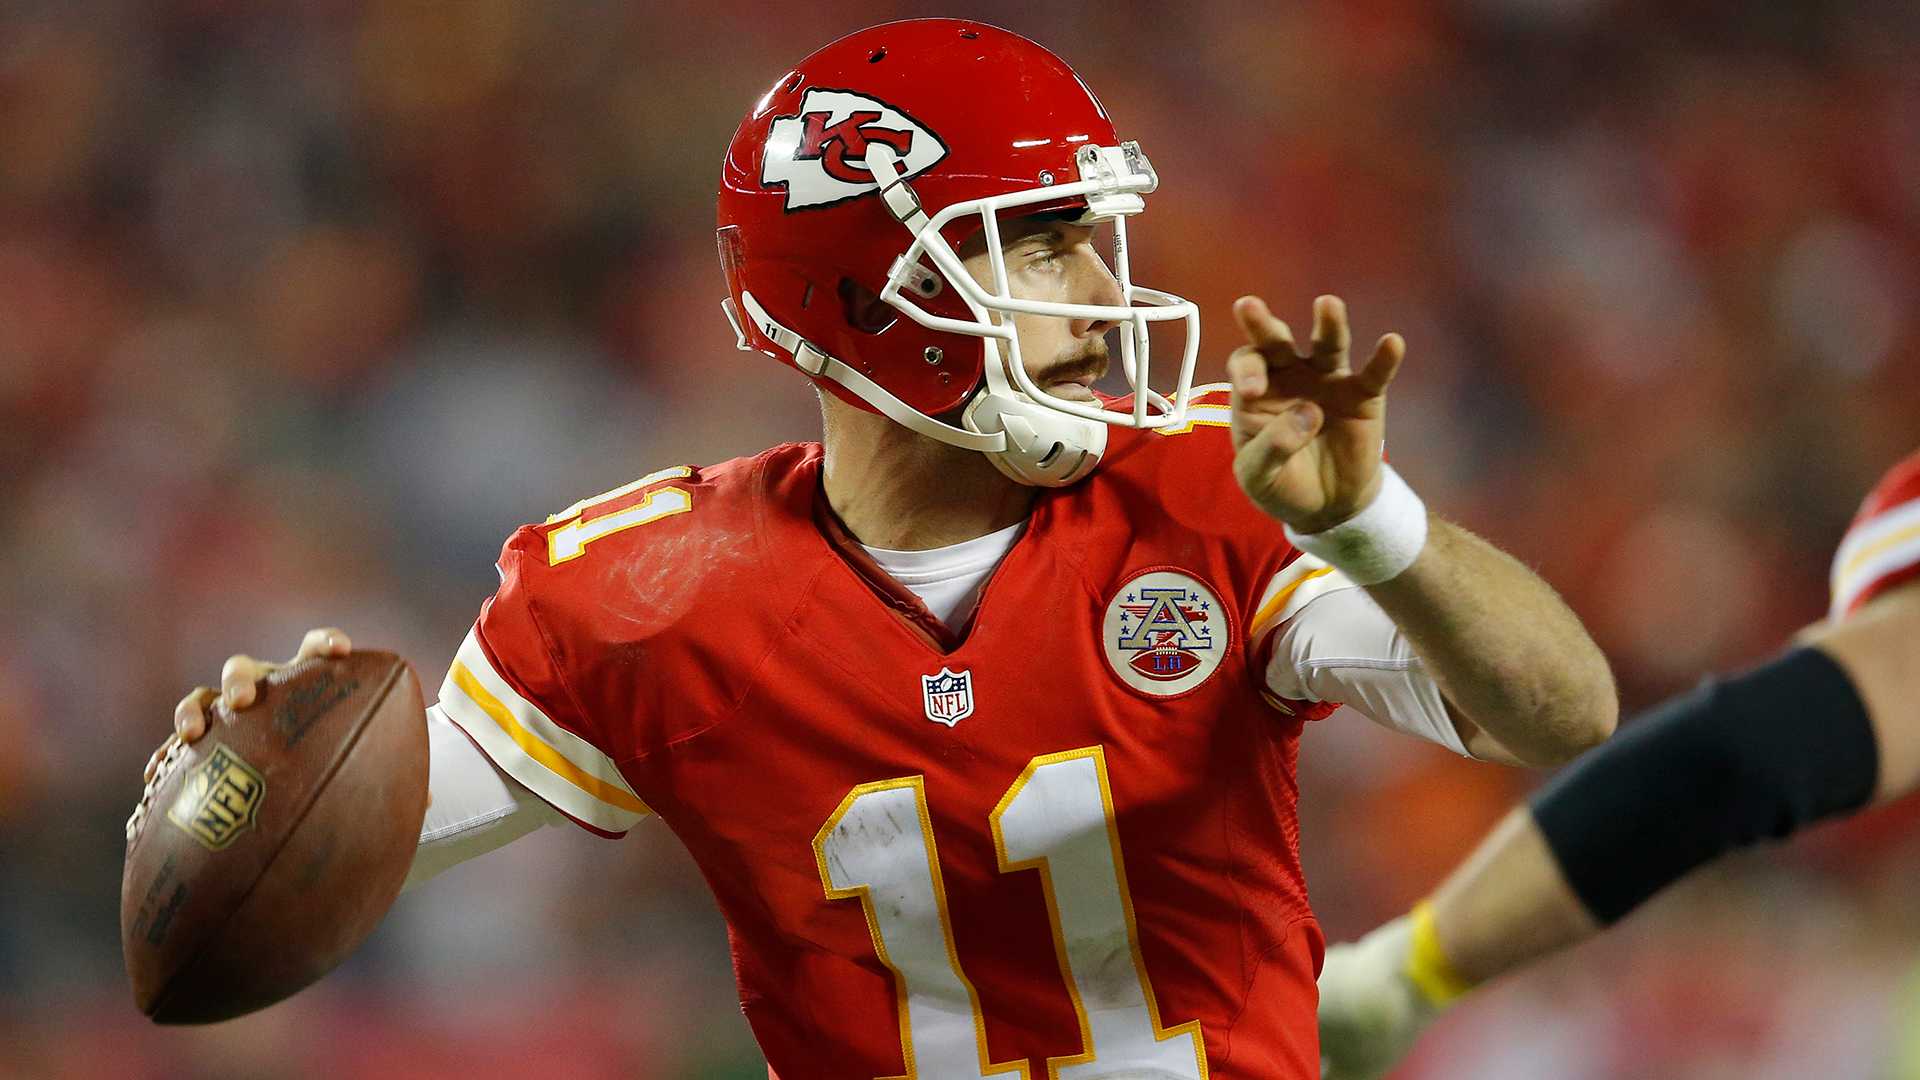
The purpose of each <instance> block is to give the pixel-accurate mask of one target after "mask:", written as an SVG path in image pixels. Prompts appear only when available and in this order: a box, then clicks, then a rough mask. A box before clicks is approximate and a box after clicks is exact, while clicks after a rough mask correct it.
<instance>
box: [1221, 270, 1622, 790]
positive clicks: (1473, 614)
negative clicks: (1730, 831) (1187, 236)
mask: <svg viewBox="0 0 1920 1080" xmlns="http://www.w3.org/2000/svg"><path fill="white" fill-rule="evenodd" d="M1234 315H1235V317H1236V318H1237V319H1238V320H1239V322H1240V326H1241V329H1242V330H1243V331H1245V333H1246V335H1247V339H1248V342H1249V344H1248V345H1246V346H1243V347H1241V348H1239V349H1237V350H1235V351H1234V353H1233V355H1232V357H1230V358H1229V360H1228V362H1227V370H1228V373H1229V375H1230V376H1231V378H1232V379H1233V385H1234V396H1233V439H1234V446H1235V450H1236V453H1235V460H1234V472H1235V475H1236V477H1237V479H1238V480H1239V482H1240V486H1241V488H1242V490H1244V491H1245V492H1246V493H1247V495H1248V497H1249V498H1251V499H1252V500H1253V501H1254V503H1255V505H1257V506H1259V507H1260V508H1261V509H1262V510H1264V511H1265V512H1266V513H1267V514H1268V515H1270V516H1271V517H1273V518H1275V519H1277V520H1279V521H1281V522H1283V523H1284V524H1285V525H1286V526H1287V529H1288V536H1289V538H1291V539H1292V540H1293V541H1294V544H1295V546H1297V547H1300V548H1302V550H1306V551H1309V552H1312V553H1313V554H1316V555H1319V556H1320V557H1322V558H1324V559H1326V561H1327V562H1329V563H1331V564H1333V565H1334V566H1335V567H1337V568H1339V569H1340V570H1341V571H1342V572H1343V573H1344V574H1346V576H1347V577H1348V578H1350V579H1351V580H1353V581H1354V582H1355V583H1357V584H1360V585H1362V586H1365V587H1366V588H1367V590H1368V592H1369V593H1370V594H1371V596H1372V597H1373V599H1374V600H1375V601H1376V602H1377V603H1378V604H1379V605H1380V607H1381V608H1382V609H1384V610H1385V611H1386V613H1387V614H1388V615H1389V616H1390V617H1391V618H1392V619H1393V621H1394V623H1395V624H1396V625H1398V626H1399V627H1400V629H1401V631H1402V632H1403V633H1404V634H1405V635H1406V637H1407V639H1408V641H1409V642H1411V643H1412V645H1413V648H1414V651H1415V652H1416V653H1417V654H1418V655H1419V657H1420V659H1421V660H1422V662H1423V663H1424V666H1425V668H1426V670H1427V671H1428V673H1429V674H1431V675H1432V677H1433V678H1434V679H1435V680H1436V681H1437V682H1438V684H1439V686H1440V689H1441V692H1442V693H1443V694H1444V695H1445V697H1446V700H1447V701H1448V702H1449V703H1450V707H1451V711H1452V713H1453V714H1454V717H1455V721H1456V724H1457V727H1458V730H1459V733H1460V735H1461V736H1462V738H1463V740H1464V741H1465V742H1466V743H1467V746H1468V748H1469V749H1470V750H1472V751H1473V752H1474V753H1475V754H1476V756H1483V757H1494V758H1501V759H1510V760H1517V761H1520V762H1524V763H1526V764H1531V765H1552V764H1558V763H1560V762H1563V761H1566V760H1568V759H1570V758H1572V757H1573V756H1574V755H1576V754H1578V753H1580V752H1581V751H1582V750H1585V749H1586V748H1588V747H1590V746H1592V745H1594V744H1596V743H1598V742H1600V741H1602V740H1604V739H1605V738H1606V737H1607V736H1608V735H1609V734H1611V733H1612V731H1613V726H1614V722H1615V719H1616V716H1617V712H1618V707H1619V706H1618V699H1617V697H1616V695H1615V692H1614V687H1613V676H1612V673H1611V672H1610V671H1609V670H1608V668H1607V662H1606V659H1605V658H1604V657H1603V656H1602V655H1601V654H1600V650H1599V648H1598V647H1597V646H1595V645H1594V643H1593V640H1592V639H1591V638H1590V637H1588V636H1587V632H1586V630H1585V628H1584V627H1582V626H1581V625H1580V621H1579V620H1578V619H1577V618H1575V617H1574V615H1573V613H1572V612H1571V611H1569V610H1568V609H1567V606H1566V605H1565V604H1564V603H1562V602H1561V600H1560V598H1559V597H1558V596H1557V595H1555V594H1554V592H1553V590H1552V589H1551V588H1550V587H1548V585H1547V584H1546V583H1545V582H1543V581H1541V580H1540V578H1539V577H1538V576H1536V575H1535V574H1533V572H1532V571H1530V570H1528V569H1527V568H1526V567H1524V566H1522V565H1521V564H1520V563H1519V562H1518V561H1516V560H1514V559H1513V558H1511V557H1509V556H1507V555H1506V554H1504V553H1503V552H1501V551H1499V550H1498V549H1496V548H1494V547H1493V546H1492V545H1491V544H1488V543H1487V542H1486V541H1484V540H1481V539H1480V538H1479V537H1476V536H1474V535H1473V534H1472V533H1469V532H1468V531H1467V530H1465V529H1462V528H1460V527H1459V526H1457V525H1454V524H1452V523H1450V522H1447V521H1444V520H1442V519H1439V518H1434V517H1430V516H1429V515H1428V514H1427V513H1426V509H1425V507H1424V506H1422V505H1421V503H1420V501H1419V499H1418V497H1416V496H1414V495H1413V493H1412V492H1411V491H1409V490H1408V489H1407V487H1406V485H1405V484H1404V483H1403V482H1401V481H1400V480H1399V478H1398V477H1397V476H1396V475H1395V474H1394V473H1393V471H1392V470H1391V469H1390V468H1388V467H1387V466H1386V465H1385V463H1384V462H1383V461H1382V459H1381V449H1382V446H1383V443H1384V435H1385V426H1386V389H1387V386H1388V385H1389V384H1390V383H1391V382H1392V381H1393V377H1394V374H1395V372H1397V371H1398V370H1399V367H1400V362H1401V360H1402V359H1403V358H1404V357H1405V354H1406V344H1405V342H1403V341H1402V340H1401V339H1400V336H1399V335H1397V334H1388V335H1386V336H1384V337H1382V338H1381V339H1380V341H1379V343H1378V344H1377V345H1375V347H1374V352H1373V357H1372V359H1371V360H1370V361H1369V362H1368V364H1367V365H1366V367H1364V368H1362V369H1361V370H1359V371H1357V372H1356V371H1354V370H1353V369H1352V367H1351V366H1350V364H1349V360H1348V353H1349V351H1350V348H1351V344H1352V341H1351V334H1350V331H1349V329H1348V326H1347V313H1346V307H1345V305H1344V304H1342V303H1341V302H1340V300H1339V299H1338V298H1336V297H1331V296H1323V297H1320V298H1319V299H1318V300H1316V301H1315V302H1314V328H1313V338H1312V341H1311V344H1310V347H1309V349H1308V351H1307V353H1306V354H1305V355H1301V354H1300V353H1299V351H1298V350H1297V349H1296V348H1295V346H1294V342H1293V333H1292V331H1291V330H1289V329H1288V327H1287V325H1286V324H1285V323H1283V322H1281V321H1280V320H1279V319H1276V318H1274V316H1273V314H1272V313H1271V312H1269V311H1268V310H1267V306H1266V304H1265V303H1264V302H1262V301H1260V300H1258V299H1255V298H1253V297H1244V298H1242V299H1241V300H1240V301H1238V302H1237V303H1235V305H1234Z"/></svg>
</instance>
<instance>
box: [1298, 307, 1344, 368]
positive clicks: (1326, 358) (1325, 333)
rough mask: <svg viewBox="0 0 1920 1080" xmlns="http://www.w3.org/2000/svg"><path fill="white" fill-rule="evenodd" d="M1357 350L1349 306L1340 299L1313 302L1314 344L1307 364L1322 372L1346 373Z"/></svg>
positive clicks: (1308, 355) (1307, 358)
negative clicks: (1355, 349)
mask: <svg viewBox="0 0 1920 1080" xmlns="http://www.w3.org/2000/svg"><path fill="white" fill-rule="evenodd" d="M1352 348H1353V330H1352V327H1351V326H1349V324H1348V322H1347V303H1346V301H1344V300H1342V299H1340V298H1339V297H1337V296H1332V295H1326V296H1316V297H1314V299H1313V344H1312V348H1311V350H1310V351H1309V352H1308V354H1307V356H1306V358H1305V359H1306V361H1307V363H1308V364H1311V365H1312V366H1313V367H1314V368H1315V369H1316V370H1318V371H1322V372H1328V373H1333V372H1345V371H1347V370H1348V368H1347V354H1348V353H1349V352H1350V351H1351V350H1352Z"/></svg>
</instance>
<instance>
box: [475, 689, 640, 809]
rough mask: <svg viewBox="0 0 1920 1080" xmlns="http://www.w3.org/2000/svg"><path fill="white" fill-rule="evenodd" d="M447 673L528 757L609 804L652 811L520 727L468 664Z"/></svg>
mask: <svg viewBox="0 0 1920 1080" xmlns="http://www.w3.org/2000/svg"><path fill="white" fill-rule="evenodd" d="M448 674H449V676H450V677H451V678H452V680H453V683H454V685H455V686H458V687H459V688H460V690H461V692H462V693H464V694H466V695H467V697H468V699H470V700H471V701H472V702H473V703H474V704H475V705H478V706H479V707H480V711H482V712H484V713H486V714H487V715H488V716H490V717H492V718H493V722H494V723H496V724H498V725H500V730H501V731H503V732H505V733H506V736H507V738H509V739H512V740H513V742H514V745H516V746H518V747H519V748H520V749H521V751H522V752H524V753H525V754H526V755H527V756H528V757H530V758H532V759H533V760H535V761H537V762H539V763H540V764H542V765H544V766H546V767H547V769H548V770H549V771H551V772H552V773H553V774H554V775H556V776H558V777H560V778H561V779H563V780H565V781H567V782H568V783H570V784H572V785H573V786H574V787H577V788H579V789H580V790H581V791H584V792H586V793H587V794H589V795H591V796H593V797H594V798H596V799H599V800H600V801H601V802H603V803H606V804H607V805H609V806H617V807H619V808H620V809H622V810H625V811H628V812H629V813H634V814H651V813H653V811H652V810H649V809H648V808H647V804H645V803H643V802H641V801H640V800H639V799H638V798H636V797H635V796H634V795H632V794H631V793H629V792H627V791H624V790H622V789H621V788H619V787H616V786H614V785H612V784H609V783H607V782H606V781H604V780H602V779H600V778H599V777H597V776H593V775H591V774H589V773H587V772H585V771H584V770H582V769H581V768H580V767H579V766H577V765H575V764H574V763H573V762H571V761H568V760H567V759H566V758H565V757H563V756H561V754H560V752H559V751H557V750H555V749H554V748H553V747H551V746H548V745H547V744H546V743H544V742H542V741H541V740H540V739H539V738H537V737H535V736H534V735H533V733H531V732H529V731H528V730H527V729H526V728H524V727H521V726H520V722H519V721H518V720H515V719H514V718H513V712H512V711H511V710H509V709H508V708H507V707H506V706H505V705H503V704H501V702H500V699H499V698H497V697H494V696H493V694H492V693H490V692H489V691H488V690H487V688H486V687H484V686H482V685H480V680H479V679H476V678H474V676H473V672H471V671H469V670H467V666H466V665H465V664H463V663H461V662H460V661H458V660H455V661H454V662H453V668H452V670H451V671H450V672H449V673H448Z"/></svg>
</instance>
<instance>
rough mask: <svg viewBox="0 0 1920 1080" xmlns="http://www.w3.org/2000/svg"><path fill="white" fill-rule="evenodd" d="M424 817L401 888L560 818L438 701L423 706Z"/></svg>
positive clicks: (412, 884)
mask: <svg viewBox="0 0 1920 1080" xmlns="http://www.w3.org/2000/svg"><path fill="white" fill-rule="evenodd" d="M427 745H428V750H429V763H428V773H427V817H426V820H425V821H423V822H421V824H420V848H419V850H418V851H417V852H416V853H415V854H414V857H413V868H412V869H411V870H409V871H408V872H407V881H406V884H405V885H404V886H402V891H405V890H406V889H411V888H413V887H414V886H415V885H418V884H420V883H421V882H423V881H426V880H427V879H428V878H431V877H433V876H434V875H436V874H439V873H440V872H441V871H443V870H446V869H448V868H450V867H453V866H456V865H458V864H460V863H463V862H466V861H467V860H468V859H471V858H474V857H475V856H478V855H484V854H486V853H487V852H489V851H492V850H494V849H495V848H498V847H501V846H502V845H504V844H506V843H507V842H509V841H511V840H517V839H519V838H520V837H522V836H525V835H527V834H528V833H530V832H532V831H534V830H535V829H538V828H539V827H541V826H542V825H552V824H556V823H558V822H560V821H563V820H565V819H564V818H562V817H561V815H560V812H559V811H557V810H555V809H554V808H553V807H551V806H549V805H548V804H547V802H546V800H544V799H542V798H540V797H539V796H538V795H535V794H534V793H533V792H531V791H529V790H527V788H526V787H525V786H524V785H522V784H521V783H520V782H519V781H517V780H515V779H513V778H512V777H510V776H508V775H507V774H506V773H504V772H501V771H500V769H499V768H498V767H497V766H495V765H494V763H493V762H492V760H490V759H489V758H488V757H487V755H486V754H484V753H482V752H481V750H480V748H479V747H477V746H475V745H473V741H472V740H471V739H469V738H467V736H466V733H465V732H463V731H461V730H460V728H459V726H458V725H456V724H455V723H454V722H453V721H451V720H449V719H447V716H446V714H445V713H444V712H442V711H441V708H440V706H439V705H433V706H430V707H429V708H428V709H427Z"/></svg>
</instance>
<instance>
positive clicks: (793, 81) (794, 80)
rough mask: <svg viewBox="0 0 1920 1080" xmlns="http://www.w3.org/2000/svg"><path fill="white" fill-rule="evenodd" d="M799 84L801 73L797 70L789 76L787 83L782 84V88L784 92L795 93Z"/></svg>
mask: <svg viewBox="0 0 1920 1080" xmlns="http://www.w3.org/2000/svg"><path fill="white" fill-rule="evenodd" d="M799 85H800V73H799V72H797V71H796V72H794V73H793V74H791V75H789V76H787V82H786V85H784V86H782V87H781V88H780V90H781V92H783V93H788V94H791V93H793V89H794V87H796V86H799Z"/></svg>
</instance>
